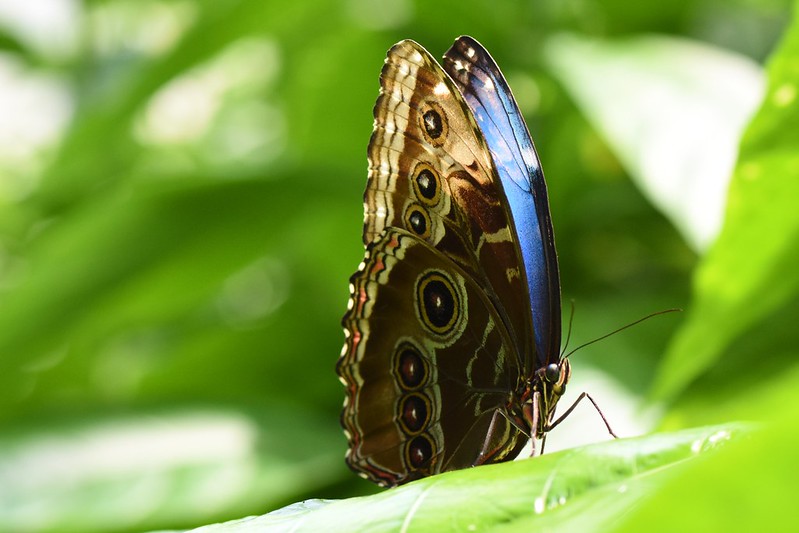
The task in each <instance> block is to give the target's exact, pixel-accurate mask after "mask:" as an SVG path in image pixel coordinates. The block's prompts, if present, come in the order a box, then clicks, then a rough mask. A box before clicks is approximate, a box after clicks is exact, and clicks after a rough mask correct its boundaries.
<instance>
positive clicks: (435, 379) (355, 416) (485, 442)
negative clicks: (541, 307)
mask: <svg viewBox="0 0 799 533" xmlns="http://www.w3.org/2000/svg"><path fill="white" fill-rule="evenodd" d="M351 284H352V286H351V290H352V297H351V299H350V305H349V309H348V311H347V313H346V315H345V316H344V319H343V325H344V328H345V331H346V332H347V341H346V344H345V346H344V350H343V352H342V357H341V359H340V360H339V363H338V367H337V370H338V373H339V375H340V376H341V379H342V382H343V383H344V384H345V386H346V388H347V392H346V401H345V407H344V410H343V412H342V417H341V420H342V425H343V426H344V428H345V432H346V433H347V436H348V438H349V440H350V449H349V451H348V453H347V463H348V464H349V465H350V466H351V467H352V468H353V469H354V470H356V471H357V472H359V473H361V474H362V475H364V476H365V477H368V478H369V479H371V480H372V481H374V482H376V483H379V484H381V485H389V486H391V485H397V484H401V483H405V482H407V481H411V480H413V479H417V478H420V477H423V476H428V475H432V474H436V473H438V472H441V471H445V470H453V469H459V468H465V467H468V466H474V465H476V464H482V463H485V462H495V461H500V460H502V459H505V458H507V457H509V456H515V455H516V454H517V453H518V451H519V448H520V447H521V446H523V445H524V443H525V442H526V441H527V436H526V435H524V434H522V433H521V432H519V430H518V429H516V426H514V425H513V424H512V423H511V422H510V418H511V416H512V415H511V414H510V413H508V412H507V411H506V407H507V406H508V404H509V400H510V391H511V390H513V387H514V386H515V385H516V380H517V379H518V375H519V372H520V368H519V366H518V363H519V361H518V358H517V357H516V355H515V354H514V353H513V351H512V345H511V343H510V339H509V333H508V331H507V330H506V328H505V327H504V325H503V323H502V321H501V319H500V317H499V315H498V314H497V313H496V310H495V308H494V306H493V304H492V303H491V302H490V301H489V300H488V298H487V296H486V294H485V292H484V291H483V289H482V287H480V286H479V285H478V284H477V282H476V281H475V280H474V278H473V277H472V276H471V275H470V274H468V273H467V272H466V271H464V270H463V269H462V268H461V267H459V266H458V265H457V264H456V263H455V262H454V261H452V260H451V259H449V258H448V257H447V256H445V255H444V254H443V253H441V252H440V251H439V250H436V249H435V248H433V247H432V246H430V245H429V244H428V243H427V242H426V241H424V240H422V239H420V238H418V236H416V235H413V234H411V233H409V232H407V231H405V230H402V229H398V228H388V229H387V230H385V231H384V232H383V233H382V234H381V236H380V238H378V239H377V240H376V241H374V242H372V243H371V244H370V245H369V247H368V248H367V253H366V258H365V259H364V262H363V263H362V264H361V268H360V269H359V271H358V272H356V273H355V274H354V275H353V277H352V279H351Z"/></svg>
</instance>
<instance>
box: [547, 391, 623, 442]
mask: <svg viewBox="0 0 799 533" xmlns="http://www.w3.org/2000/svg"><path fill="white" fill-rule="evenodd" d="M583 398H588V401H590V402H591V403H592V404H593V406H594V409H596V412H597V413H599V416H600V417H601V418H602V422H604V423H605V427H606V428H608V433H610V434H611V435H612V436H613V438H614V439H618V438H619V436H618V435H616V434H615V433H614V432H613V429H611V427H610V423H609V422H608V419H607V418H605V415H604V413H602V409H600V408H599V406H598V405H597V403H596V402H595V401H594V399H593V398H591V395H590V394H588V393H587V392H582V393H580V396H578V397H577V399H576V400H575V401H574V403H573V404H571V406H570V407H569V408H568V409H566V412H565V413H563V414H562V415H560V417H558V419H557V420H555V421H554V422H552V423H551V424H549V425H548V426H547V427H546V428H544V431H550V430H551V429H552V428H554V427H555V426H557V425H558V424H560V423H561V422H563V420H564V419H565V418H566V417H567V416H569V415H570V414H571V412H572V411H574V408H575V407H577V404H578V403H580V402H581V401H582V399H583Z"/></svg>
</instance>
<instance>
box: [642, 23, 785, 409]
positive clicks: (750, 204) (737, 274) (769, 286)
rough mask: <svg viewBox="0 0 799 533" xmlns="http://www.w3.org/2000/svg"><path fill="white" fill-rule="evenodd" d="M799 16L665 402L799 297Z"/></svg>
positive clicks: (660, 389) (740, 169) (779, 60)
mask: <svg viewBox="0 0 799 533" xmlns="http://www.w3.org/2000/svg"><path fill="white" fill-rule="evenodd" d="M797 17H799V13H797V14H796V16H795V18H794V22H793V24H792V25H791V27H790V29H789V31H788V32H787V34H786V36H785V39H784V41H783V43H782V44H781V46H780V48H779V50H778V51H777V52H776V53H775V55H774V56H773V57H772V59H771V61H770V63H769V66H768V78H769V82H768V91H767V95H766V99H765V102H764V103H763V106H762V107H761V109H760V110H759V112H758V114H757V116H755V118H754V120H753V121H752V123H751V125H750V126H749V128H748V130H747V131H746V134H745V136H744V138H743V141H742V144H741V150H740V158H739V161H738V164H737V166H736V169H735V174H734V176H733V181H732V184H731V187H730V192H729V200H728V206H727V213H726V218H725V222H724V227H723V229H722V232H721V234H720V235H719V238H718V240H717V241H716V243H715V244H714V246H713V247H712V248H711V249H710V251H709V252H708V253H707V255H706V256H705V257H704V258H703V260H702V262H701V264H700V265H699V267H698V269H697V272H696V274H695V277H694V301H693V304H692V306H691V309H690V310H689V312H688V315H687V317H686V322H685V324H684V325H683V327H682V329H681V330H680V331H679V332H678V334H677V336H676V337H675V338H674V340H673V341H672V343H671V345H670V347H669V350H668V352H667V354H666V358H665V360H664V362H663V365H662V368H661V371H660V373H659V376H658V380H657V383H656V385H655V390H654V395H655V396H656V397H657V398H661V399H662V398H673V397H674V396H675V395H676V394H677V393H678V392H679V391H680V390H682V389H683V388H685V387H686V385H687V384H689V383H691V382H692V381H694V380H695V379H696V378H697V376H699V375H701V374H702V373H703V372H705V371H706V369H707V368H708V367H709V366H711V365H713V364H715V363H716V362H717V360H718V359H719V357H720V356H721V354H722V353H724V351H725V350H726V349H727V348H728V347H729V345H730V344H731V343H732V342H733V341H734V340H735V339H736V338H738V337H739V336H741V335H743V334H744V333H745V332H747V330H749V329H750V328H752V327H753V326H755V325H756V324H757V323H758V322H759V321H761V320H764V319H765V318H766V317H767V316H768V315H769V313H772V312H774V311H775V310H777V309H779V308H780V306H783V305H785V304H786V303H787V302H789V301H791V300H795V299H796V298H797V293H799V274H797V269H796V268H797V265H799V209H797V208H796V198H799V152H798V151H797V150H796V147H797V146H799V129H797V128H795V127H794V125H795V124H796V123H797V121H799V103H798V101H797V94H799V62H797V58H798V57H799V18H797ZM756 338H760V339H761V340H763V341H765V340H766V339H765V338H764V337H758V336H757V335H756ZM751 348H752V349H753V350H754V351H753V352H752V353H751V354H750V359H749V360H751V361H758V360H759V359H760V358H761V357H763V355H764V354H763V353H760V348H762V346H761V347H760V348H758V347H757V346H752V347H751ZM740 370H741V372H743V370H744V369H743V368H741V369H740Z"/></svg>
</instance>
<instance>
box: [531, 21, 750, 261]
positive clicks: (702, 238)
mask: <svg viewBox="0 0 799 533" xmlns="http://www.w3.org/2000/svg"><path fill="white" fill-rule="evenodd" d="M546 55H547V60H548V63H549V65H550V69H551V70H552V73H553V75H555V76H556V77H558V79H559V80H560V82H561V83H562V84H563V85H564V87H565V88H566V90H567V91H568V92H569V94H570V95H571V97H572V98H574V99H575V101H576V102H577V103H578V105H579V106H580V107H581V108H582V109H583V111H584V112H585V114H586V116H587V117H588V119H589V120H590V121H591V122H592V124H593V125H594V127H595V128H596V129H597V130H599V131H600V132H601V133H602V135H603V138H604V139H605V140H606V141H607V142H608V144H609V145H610V146H611V147H612V148H613V150H614V152H615V154H616V155H617V157H618V158H619V160H620V161H621V162H622V163H623V164H624V166H625V168H626V169H627V171H628V172H629V173H630V175H631V177H632V178H633V179H634V180H635V181H636V183H637V184H638V186H639V187H640V188H641V190H642V191H643V192H644V193H645V194H646V195H647V197H648V198H649V200H650V201H651V202H652V203H653V204H654V205H656V206H657V207H658V208H659V209H660V210H661V211H663V212H664V213H665V214H666V216H668V217H669V218H670V219H671V221H672V223H673V224H674V225H675V226H676V227H677V228H678V229H679V230H680V231H681V233H682V234H683V237H684V238H685V239H686V240H687V241H688V242H689V243H690V244H691V245H692V246H693V248H694V249H696V250H700V251H701V250H704V249H705V248H706V247H707V246H708V244H709V243H711V242H712V241H713V238H714V237H715V236H716V234H717V233H718V229H719V226H720V225H721V219H722V215H723V210H724V203H725V198H726V194H725V192H726V189H727V186H728V183H729V177H730V173H731V171H732V168H733V165H734V163H735V153H736V149H737V146H738V142H739V140H740V137H741V132H742V131H743V128H744V126H745V125H746V123H747V121H748V120H749V118H750V117H751V116H752V114H753V113H754V111H755V109H756V108H757V105H758V103H759V102H760V99H761V97H762V94H763V75H762V72H761V69H760V67H759V66H758V65H756V64H755V63H754V62H752V61H751V60H749V59H747V58H745V57H743V56H740V55H738V54H734V53H732V52H729V51H725V50H722V49H719V48H715V47H712V46H709V45H706V44H701V43H699V42H696V41H690V40H687V39H678V38H673V37H665V36H641V37H632V38H627V39H624V40H618V41H602V40H597V39H589V38H580V37H578V36H574V35H558V36H556V37H554V38H552V39H551V40H550V41H549V43H548V45H547V48H546ZM599 80H601V81H599Z"/></svg>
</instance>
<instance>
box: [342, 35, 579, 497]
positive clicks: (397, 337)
mask: <svg viewBox="0 0 799 533" xmlns="http://www.w3.org/2000/svg"><path fill="white" fill-rule="evenodd" d="M374 117H375V121H374V131H373V133H372V138H371V140H370V142H369V148H368V157H369V175H368V182H367V185H366V192H365V193H364V210H365V214H364V229H363V241H364V244H365V245H366V256H365V258H364V260H363V262H362V263H361V265H360V266H359V268H358V271H357V272H356V273H355V274H353V276H352V278H351V279H350V293H351V294H350V299H349V302H348V310H347V312H346V314H345V315H344V318H343V319H342V324H343V326H344V332H345V336H346V343H345V345H344V348H343V350H342V354H341V357H340V359H339V361H338V364H337V372H338V374H339V376H340V378H341V381H342V382H343V383H344V386H345V387H346V399H345V402H344V409H343V412H342V414H341V423H342V426H343V427H344V431H345V433H346V435H347V438H348V439H349V451H348V452H347V463H348V464H349V466H350V467H351V468H352V469H353V470H355V471H356V472H358V473H359V474H360V475H362V476H363V477H366V478H368V479H370V480H372V481H374V482H376V483H378V484H380V485H384V486H393V485H399V484H402V483H406V482H408V481H412V480H414V479H418V478H421V477H424V476H429V475H433V474H437V473H439V472H443V471H447V470H454V469H459V468H466V467H469V466H475V465H481V464H486V463H496V462H499V461H506V460H509V459H512V458H514V457H515V456H516V455H518V453H519V451H520V450H521V449H522V447H524V445H525V444H526V443H527V441H528V439H529V438H531V437H532V438H534V439H541V438H543V437H544V436H545V434H546V432H547V431H548V430H549V429H551V427H552V426H553V425H554V423H557V421H556V422H554V423H553V415H554V412H555V404H556V403H557V401H558V399H559V398H560V397H561V395H562V394H563V392H564V388H565V385H566V382H567V381H568V380H569V376H570V368H569V361H568V359H565V358H561V356H560V341H561V302H560V281H559V273H558V261H557V256H556V253H555V241H554V237H553V234H552V220H551V218H550V214H549V200H548V198H547V188H546V184H545V183H544V175H543V173H542V170H541V163H540V162H539V160H538V155H537V154H536V151H535V148H534V147H533V142H532V140H531V138H530V134H529V132H528V131H527V126H526V125H525V123H524V120H523V118H522V115H521V113H520V111H519V108H518V106H517V105H516V101H515V100H514V98H513V95H512V94H511V91H510V88H509V87H508V84H507V83H506V81H505V78H504V77H503V75H502V73H501V72H500V70H499V67H497V64H496V63H495V62H494V60H493V59H492V58H491V56H490V55H489V54H488V52H487V51H486V50H485V48H483V47H482V46H481V45H480V44H479V43H478V42H477V41H475V40H474V39H472V38H471V37H465V36H464V37H460V38H458V39H457V40H456V41H455V44H454V45H453V46H452V47H451V48H450V49H449V50H448V51H447V53H446V54H444V62H443V68H442V66H440V65H439V64H438V63H437V62H436V60H435V59H434V58H433V57H432V56H431V55H430V54H429V53H428V52H427V51H426V50H425V49H424V48H422V47H421V46H420V45H419V44H417V43H415V42H413V41H410V40H406V41H402V42H400V43H398V44H396V45H394V47H392V48H391V49H390V50H389V51H388V55H387V58H386V61H385V65H384V67H383V70H382V73H381V75H380V95H379V97H378V99H377V103H376V104H375V107H374Z"/></svg>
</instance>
